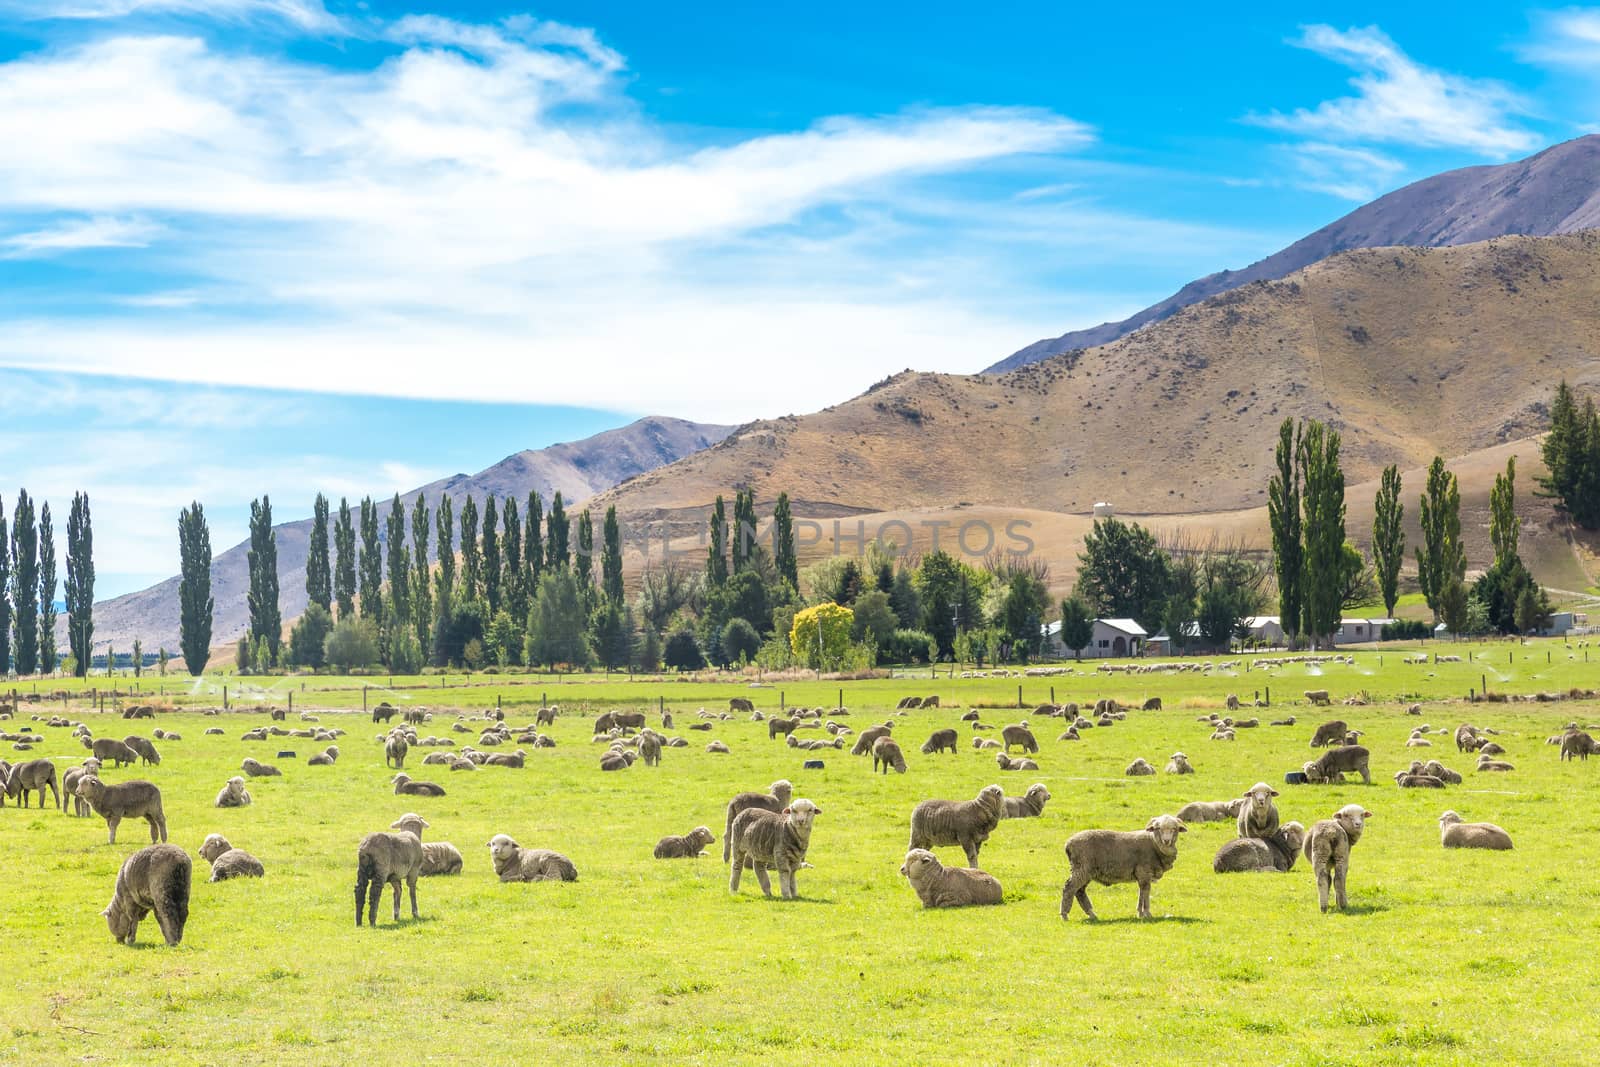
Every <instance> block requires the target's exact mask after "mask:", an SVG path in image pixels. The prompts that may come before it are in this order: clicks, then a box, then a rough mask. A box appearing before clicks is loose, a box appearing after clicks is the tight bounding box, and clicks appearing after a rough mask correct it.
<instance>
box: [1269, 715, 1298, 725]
mask: <svg viewBox="0 0 1600 1067" xmlns="http://www.w3.org/2000/svg"><path fill="white" fill-rule="evenodd" d="M1272 725H1274V726H1293V725H1294V716H1293V715H1291V716H1289V717H1288V718H1287V719H1273V720H1272Z"/></svg>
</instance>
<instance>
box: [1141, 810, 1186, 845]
mask: <svg viewBox="0 0 1600 1067" xmlns="http://www.w3.org/2000/svg"><path fill="white" fill-rule="evenodd" d="M1145 831H1146V832H1148V833H1150V834H1152V835H1154V837H1155V839H1156V843H1157V844H1158V845H1160V846H1161V847H1162V848H1164V849H1169V848H1177V847H1178V835H1179V834H1186V833H1188V832H1189V828H1188V827H1187V826H1185V825H1183V820H1182V819H1180V818H1178V817H1177V816H1176V815H1157V816H1156V817H1155V818H1153V819H1151V820H1150V822H1149V823H1148V824H1146V826H1145Z"/></svg>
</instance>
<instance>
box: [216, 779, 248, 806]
mask: <svg viewBox="0 0 1600 1067" xmlns="http://www.w3.org/2000/svg"><path fill="white" fill-rule="evenodd" d="M250 803H251V800H250V790H248V789H246V788H245V787H244V779H243V778H240V777H238V776H237V775H235V776H234V777H232V778H229V779H228V780H227V782H225V783H224V784H223V786H222V792H220V793H218V794H217V800H216V805H215V806H216V807H219V808H244V807H249V806H250Z"/></svg>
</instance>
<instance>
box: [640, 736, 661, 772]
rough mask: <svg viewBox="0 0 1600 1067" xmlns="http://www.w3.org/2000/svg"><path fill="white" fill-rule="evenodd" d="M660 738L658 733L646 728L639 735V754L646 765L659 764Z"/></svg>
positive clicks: (655, 765) (656, 765)
mask: <svg viewBox="0 0 1600 1067" xmlns="http://www.w3.org/2000/svg"><path fill="white" fill-rule="evenodd" d="M661 748H662V738H661V735H660V734H658V733H654V732H653V731H650V730H646V731H645V732H644V733H642V734H640V735H639V756H640V758H642V759H643V760H644V765H645V766H646V767H659V766H661Z"/></svg>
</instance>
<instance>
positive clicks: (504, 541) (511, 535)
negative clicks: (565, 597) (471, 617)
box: [500, 496, 528, 620]
mask: <svg viewBox="0 0 1600 1067" xmlns="http://www.w3.org/2000/svg"><path fill="white" fill-rule="evenodd" d="M500 557H501V559H500V599H501V600H502V601H504V602H505V605H506V612H507V614H509V615H510V616H511V618H512V619H514V620H522V619H526V618H527V617H528V601H527V597H526V596H524V595H523V584H522V582H523V578H524V577H525V576H524V574H523V572H522V515H521V513H520V512H518V510H517V498H516V497H514V496H508V497H506V502H505V506H504V507H503V508H502V509H501V511H500Z"/></svg>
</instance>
